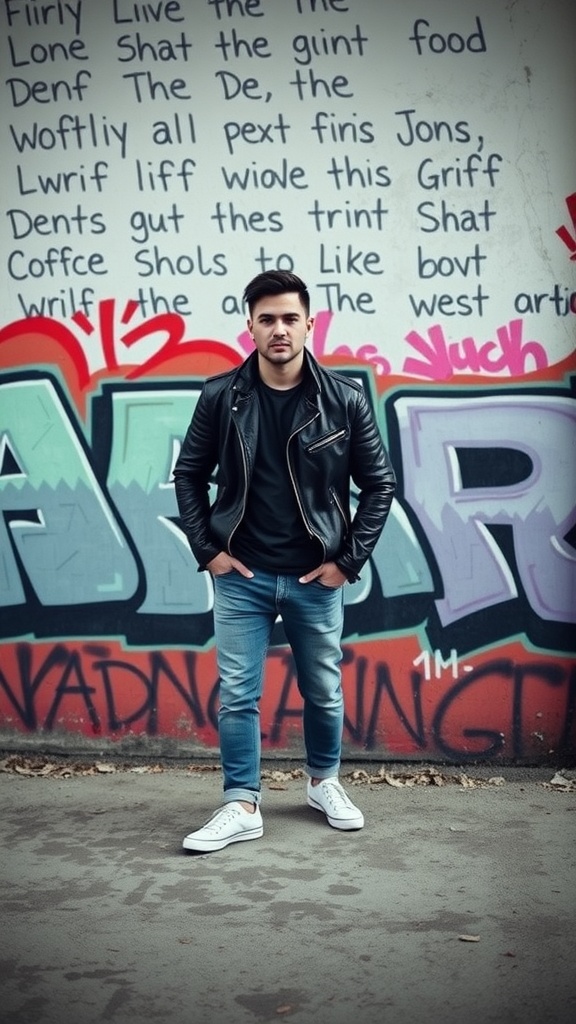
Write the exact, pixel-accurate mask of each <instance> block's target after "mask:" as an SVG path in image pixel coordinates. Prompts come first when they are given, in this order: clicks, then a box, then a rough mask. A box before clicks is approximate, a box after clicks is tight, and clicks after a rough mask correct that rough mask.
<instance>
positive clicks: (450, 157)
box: [0, 0, 576, 762]
mask: <svg viewBox="0 0 576 1024" xmlns="http://www.w3.org/2000/svg"><path fill="white" fill-rule="evenodd" d="M0 24H1V25H2V29H3V31H2V33H1V37H2V38H1V42H0V46H1V48H2V49H1V53H2V67H3V76H2V78H3V84H2V87H1V92H0V131H1V132H2V136H1V137H2V153H3V168H4V169H3V175H2V194H1V196H0V199H1V202H2V212H3V224H4V228H3V231H2V234H1V237H0V260H1V263H2V268H3V272H2V276H1V280H0V297H1V306H0V308H1V316H2V320H1V321H0V323H1V324H2V326H0V396H1V397H0V501H1V503H2V511H3V516H2V518H1V520H0V531H1V540H0V552H1V559H0V604H1V607H2V611H1V616H0V638H1V639H0V732H1V734H2V736H3V737H4V740H5V742H10V743H12V744H15V743H16V744H17V743H18V742H20V743H26V744H28V745H29V746H30V745H32V746H34V747H37V748H38V749H42V748H43V747H45V746H47V745H49V744H54V743H60V744H65V745H66V744H67V745H69V746H76V747H84V748H94V749H95V748H98V749H100V748H101V747H102V745H103V744H110V743H116V744H118V745H119V746H120V747H121V748H122V749H139V750H142V749H144V750H158V749H162V750H163V751H165V752H171V751H179V752H181V751H186V752H206V751H207V750H208V749H213V748H214V747H215V746H216V744H217V734H216V727H215V709H216V701H217V695H216V669H215V659H214V649H213V633H212V620H211V607H212V592H211V587H210V581H209V579H208V577H207V576H206V575H205V574H198V573H197V572H196V567H195V564H194V561H193V559H192V557H191V555H190V553H189V551H188V549H187V546H186V543H185V540H184V538H183V535H182V533H181V531H180V530H179V527H178V522H177V509H176V503H175V498H174V489H173V485H172V483H171V471H172V467H173V464H174V460H175V457H176V455H177V452H178V447H179V443H180V440H181V438H182V436H183V433H184V431H185V429H186V426H187V424H188V422H189V419H190V416H191V413H192V411H193V408H194V403H195V401H196V398H197V395H198V392H199V388H200V386H201V383H202V381H203V380H204V379H205V377H206V376H207V375H209V374H212V373H215V372H219V371H220V370H223V369H228V368H230V367H232V366H234V365H237V364H238V363H239V362H240V361H241V360H242V358H244V356H245V355H246V353H247V352H248V351H250V339H249V337H248V335H247V333H246V331H245V329H244V322H245V313H244V311H243V309H242V306H241V301H240V296H241V294H242V290H243V287H244V284H245V283H246V281H247V280H248V279H249V278H250V277H252V276H253V275H254V274H256V273H258V271H259V270H261V269H263V268H265V267H280V268H286V269H290V268H292V267H293V268H294V269H295V270H296V272H297V273H300V274H301V275H302V276H303V277H304V278H305V280H306V281H307V282H308V284H309V286H310V290H311V292H312V296H313V304H314V309H315V312H316V324H315V329H314V332H313V335H312V337H311V340H310V347H311V350H312V351H313V352H314V354H315V355H316V356H317V357H318V358H319V359H320V360H321V361H323V362H325V363H326V364H327V365H331V366H337V367H338V368H340V369H342V370H343V371H344V372H347V373H350V374H352V375H354V376H355V377H357V378H359V379H361V380H362V381H363V383H364V385H365V388H366V391H367V393H368V394H369V396H370V399H371V401H372V402H373V404H374V409H375V412H376V415H377V417H378V421H379V423H380V426H381V429H382V433H383V436H384V437H385V439H386V442H387V444H388V447H389V450H390V454H391V457H392V461H393V464H394V466H395V468H396V470H397V474H398V479H399V490H398V497H397V500H395V502H394V506H393V510H392V514H391V517H390V520H389V523H388V525H387V527H386V530H385V533H384V535H383V537H382V539H381V541H380V543H379V545H378V547H377V548H376V551H375V553H374V557H373V558H372V559H371V561H370V563H369V565H368V566H367V567H366V570H365V572H364V573H363V575H362V580H361V582H360V583H357V584H355V585H354V586H350V587H347V589H346V601H347V603H346V620H345V639H344V643H345V658H344V667H343V673H344V687H345V691H346V698H347V720H346V730H345V742H346V749H347V751H348V752H350V754H351V755H353V756H355V757H359V756H361V755H366V756H370V757H374V758H394V759H402V758H407V759H408V758H419V759H420V758H426V759H448V760H456V761H465V760H475V759H480V760H494V761H500V760H523V761H533V762H540V761H545V760H547V759H558V757H560V756H562V757H570V756H573V754H574V748H575V726H574V706H575V702H576V671H575V665H576V659H575V645H574V619H575V617H576V600H575V574H576V553H575V511H574V504H575V493H576V484H575V465H576V459H575V454H576V453H575V447H576V445H575V439H576V414H575V405H574V383H573V381H574V377H573V376H571V374H572V375H573V374H574V370H575V369H576V360H575V351H574V350H575V346H574V324H575V319H574V316H575V314H576V285H575V280H574V266H575V264H574V256H575V254H576V192H575V189H576V178H575V162H574V153H575V141H576V124H575V122H574V117H573V95H574V78H575V74H574V61H573V53H572V49H571V42H572V39H573V37H574V29H575V28H576V10H575V8H574V5H573V3H572V2H571V0H545V2H540V3H536V2H535V0H534V2H533V0H526V2H525V3H523V4H522V5H517V4H507V3H505V2H504V0H487V2H483V3H480V4H474V3H471V2H470V3H469V2H468V0H466V2H459V3H456V2H455V0H438V2H437V3H435V4H434V5H430V4H422V3H418V2H416V0H403V2H402V3H388V4H384V3H381V2H376V0H348V2H346V0H293V2H289V0H206V2H200V0H197V2H194V3H186V2H184V0H158V2H156V0H154V2H130V3H128V2H127V0H115V2H112V0H110V2H102V3H98V4H95V3H92V4H88V3H87V2H86V0H70V2H69V3H61V4H52V5H49V4H41V3H37V2H36V0H28V2H26V0H8V2H7V3H6V4H5V5H4V7H3V9H2V11H1V12H0ZM274 639H275V643H274V647H273V649H272V651H271V653H270V656H269V659H268V664H267V685H266V693H265V698H264V701H263V704H262V731H263V734H264V746H265V749H266V750H267V751H269V752H272V751H276V752H281V753H286V752H287V753H295V752H298V751H299V750H300V748H301V741H300V702H299V698H298V696H297V690H296V684H295V679H294V672H293V665H292V662H291V659H290V656H289V652H288V650H287V649H286V647H285V646H284V643H283V639H284V638H283V634H282V629H281V625H280V624H279V625H278V627H277V633H276V635H275V638H274Z"/></svg>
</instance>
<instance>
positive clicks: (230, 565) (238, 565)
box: [206, 551, 254, 580]
mask: <svg viewBox="0 0 576 1024" xmlns="http://www.w3.org/2000/svg"><path fill="white" fill-rule="evenodd" d="M206 568H207V569H208V572H209V573H210V574H211V575H212V576H225V575H226V573H229V572H239V573H240V575H241V576H245V577H246V579H247V580H250V579H252V577H253V575H254V573H253V572H252V571H251V570H250V569H248V568H247V567H246V566H245V565H244V563H243V562H241V561H239V559H238V558H232V555H229V554H227V553H226V551H220V552H219V553H218V554H217V555H216V557H215V558H213V559H212V561H211V562H208V563H207V565H206Z"/></svg>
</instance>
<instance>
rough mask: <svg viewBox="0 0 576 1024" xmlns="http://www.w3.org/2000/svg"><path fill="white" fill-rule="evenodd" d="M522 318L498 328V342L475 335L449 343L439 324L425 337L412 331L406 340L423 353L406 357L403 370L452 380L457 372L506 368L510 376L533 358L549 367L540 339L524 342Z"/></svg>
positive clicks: (519, 373)
mask: <svg viewBox="0 0 576 1024" xmlns="http://www.w3.org/2000/svg"><path fill="white" fill-rule="evenodd" d="M522 328H523V321H522V320H510V322H509V323H508V324H505V325H503V326H502V327H498V328H497V329H496V336H497V339H498V341H486V342H485V343H484V344H482V345H479V344H478V342H476V341H475V339H474V338H472V337H466V338H463V339H462V341H460V342H451V343H449V342H447V341H446V337H445V335H444V331H443V329H442V327H441V326H440V324H435V325H434V326H433V327H430V328H428V331H427V335H428V338H427V339H426V338H425V337H424V336H423V335H422V334H419V333H418V331H410V332H409V333H408V334H407V335H406V341H407V342H408V343H409V344H410V345H412V348H414V349H416V351H417V352H419V353H420V355H421V356H423V359H414V358H413V357H411V356H408V357H407V358H406V359H405V360H404V366H403V370H404V372H405V373H410V374H413V375H415V376H418V377H426V378H428V380H449V379H450V378H451V377H453V376H454V374H455V373H456V372H468V373H482V374H495V373H501V372H502V371H506V372H507V373H508V374H509V375H510V376H511V377H520V376H522V375H524V374H525V373H526V372H527V369H526V367H527V363H528V361H529V360H530V359H531V360H532V361H533V364H534V369H535V370H544V369H546V367H547V366H548V357H547V355H546V351H545V349H544V347H543V346H542V345H541V344H540V343H539V342H537V341H527V342H525V343H523V341H522Z"/></svg>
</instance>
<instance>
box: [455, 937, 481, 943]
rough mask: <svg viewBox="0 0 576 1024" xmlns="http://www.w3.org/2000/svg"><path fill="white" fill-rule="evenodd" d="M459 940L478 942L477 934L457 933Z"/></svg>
mask: <svg viewBox="0 0 576 1024" xmlns="http://www.w3.org/2000/svg"><path fill="white" fill-rule="evenodd" d="M458 938H459V940H460V942H480V936H479V935H459V936H458Z"/></svg>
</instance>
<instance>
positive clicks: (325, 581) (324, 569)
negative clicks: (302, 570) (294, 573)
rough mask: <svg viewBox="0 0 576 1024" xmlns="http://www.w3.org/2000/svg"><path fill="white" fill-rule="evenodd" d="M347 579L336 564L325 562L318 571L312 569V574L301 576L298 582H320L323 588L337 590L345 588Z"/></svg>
mask: <svg viewBox="0 0 576 1024" xmlns="http://www.w3.org/2000/svg"><path fill="white" fill-rule="evenodd" d="M347 579H348V577H347V576H345V575H344V573H343V572H342V571H341V570H340V569H339V568H338V566H337V565H336V562H324V563H323V564H322V565H319V566H318V568H317V569H312V572H308V573H306V575H305V576H300V578H299V580H298V582H299V583H312V581H313V580H318V582H319V583H321V584H322V586H324V587H333V588H334V589H335V590H336V589H337V588H338V587H343V586H344V584H345V583H346V582H347Z"/></svg>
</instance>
